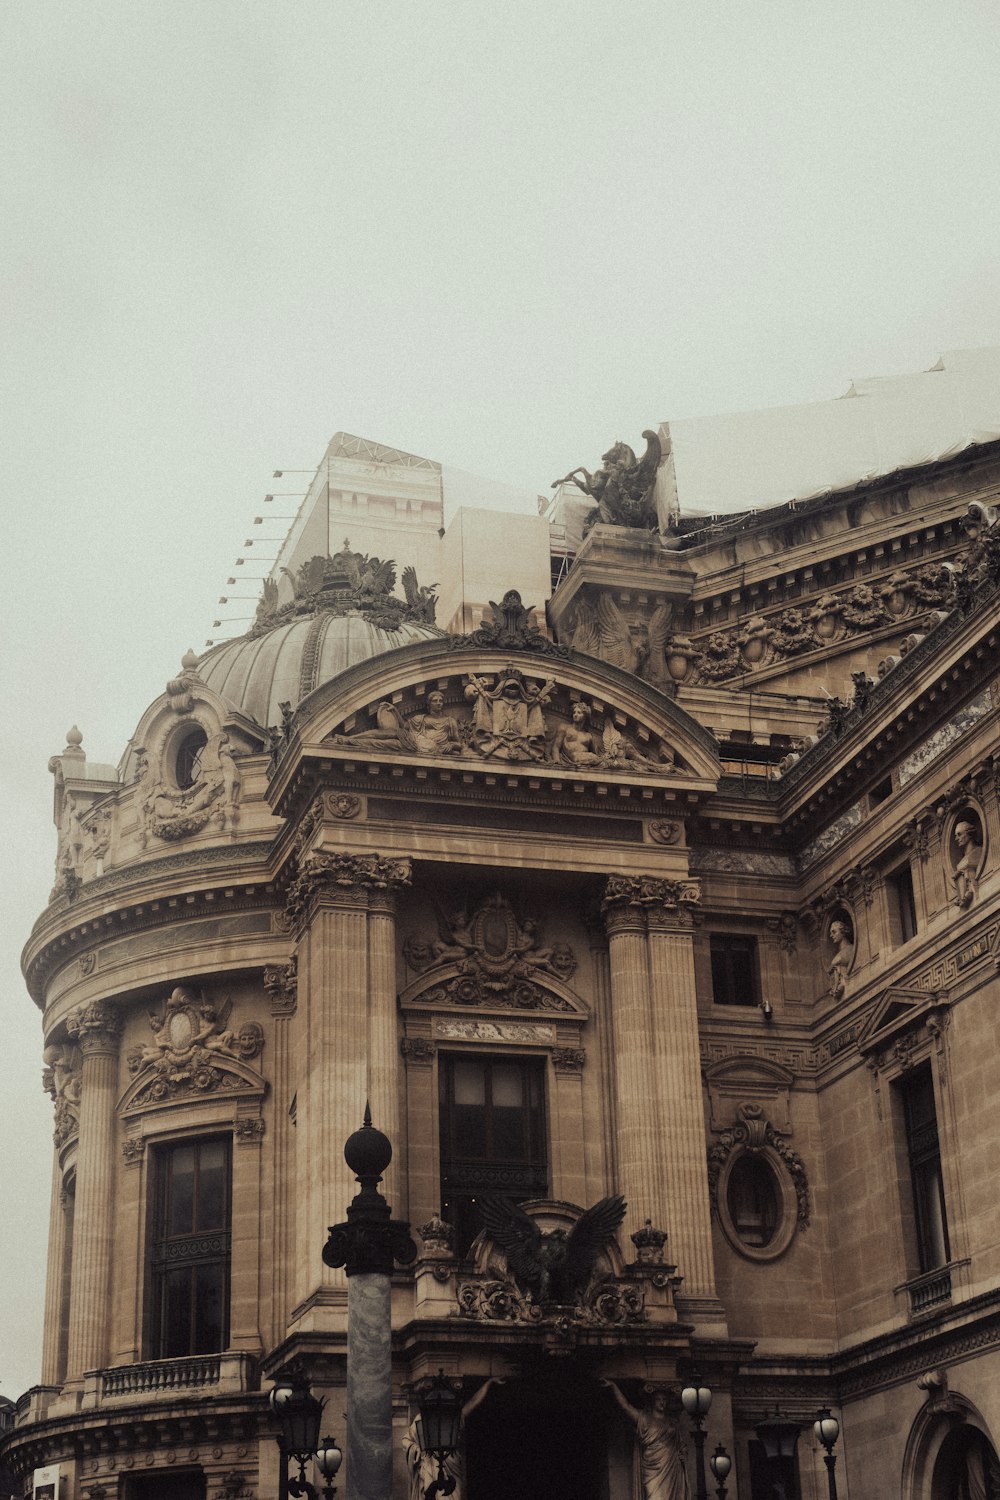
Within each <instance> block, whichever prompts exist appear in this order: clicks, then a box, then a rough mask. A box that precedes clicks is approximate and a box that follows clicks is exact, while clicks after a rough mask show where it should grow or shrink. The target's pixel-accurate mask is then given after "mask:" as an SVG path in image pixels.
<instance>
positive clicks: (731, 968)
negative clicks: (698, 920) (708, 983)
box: [709, 932, 760, 1005]
mask: <svg viewBox="0 0 1000 1500" xmlns="http://www.w3.org/2000/svg"><path fill="white" fill-rule="evenodd" d="M709 947H710V949H711V954H712V999H713V1000H714V1001H715V1003H716V1005H759V1004H760V984H759V981H758V978H757V939H756V938H754V937H748V936H746V935H745V934H744V933H730V932H713V933H712V934H711V935H710V937H709Z"/></svg>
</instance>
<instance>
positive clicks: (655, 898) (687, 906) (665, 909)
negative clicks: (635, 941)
mask: <svg viewBox="0 0 1000 1500" xmlns="http://www.w3.org/2000/svg"><path fill="white" fill-rule="evenodd" d="M700 900H701V889H700V886H699V883H698V881H697V880H661V879H660V878H659V877H658V876H655V875H609V876H608V879H607V883H606V884H605V887H604V899H603V902H602V904H601V909H602V911H603V912H604V919H605V922H606V923H607V924H608V928H609V931H610V930H613V929H614V928H619V929H620V928H622V927H623V926H633V927H634V926H636V925H642V926H648V927H654V926H655V927H663V926H668V927H669V926H678V925H679V926H685V927H688V926H690V925H691V922H692V921H693V911H694V908H695V907H696V906H697V905H698V903H699V901H700Z"/></svg>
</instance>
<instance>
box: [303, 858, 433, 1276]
mask: <svg viewBox="0 0 1000 1500" xmlns="http://www.w3.org/2000/svg"><path fill="white" fill-rule="evenodd" d="M409 879H410V864H409V861H408V860H399V859H384V858H382V856H380V855H376V854H340V853H327V852H325V851H314V852H313V853H312V854H310V855H309V856H308V857H307V859H306V860H305V861H304V863H303V866H302V867H301V869H300V873H299V876H298V878H297V880H296V882H295V884H294V885H293V887H292V889H291V891H290V893H289V910H290V914H291V915H292V918H293V920H294V921H295V924H296V927H297V931H298V940H299V942H298V1019H299V1023H300V1024H299V1039H300V1043H299V1044H300V1046H301V1048H302V1049H303V1050H302V1052H301V1054H300V1075H299V1076H300V1078H301V1079H302V1082H301V1083H300V1086H299V1090H298V1102H297V1117H296V1125H297V1128H296V1132H295V1150H296V1153H297V1157H298V1174H297V1180H298V1182H299V1183H301V1184H303V1187H302V1189H301V1190H300V1192H299V1194H298V1198H297V1209H298V1218H297V1224H298V1233H297V1236H296V1239H297V1244H296V1264H297V1277H296V1286H295V1300H296V1301H297V1302H298V1303H300V1304H302V1303H303V1302H304V1301H305V1300H306V1299H308V1298H310V1297H311V1296H312V1295H313V1294H314V1293H315V1292H316V1291H317V1289H318V1288H322V1287H324V1286H327V1287H340V1288H342V1287H343V1285H344V1276H343V1272H342V1271H340V1270H335V1269H331V1268H330V1267H328V1266H326V1265H324V1264H323V1263H322V1262H321V1260H320V1252H321V1250H322V1248H323V1245H324V1243H325V1241H326V1238H327V1231H328V1229H329V1227H330V1225H331V1224H335V1223H337V1222H338V1221H339V1220H340V1219H342V1218H343V1216H344V1211H345V1208H346V1206H347V1202H348V1200H349V1198H350V1197H351V1196H352V1195H353V1191H354V1184H353V1183H352V1182H351V1181H350V1174H349V1172H348V1170H347V1168H346V1166H345V1165H344V1143H345V1141H346V1140H347V1137H348V1136H349V1135H351V1134H352V1132H353V1131H355V1130H357V1128H358V1126H359V1125H360V1123H361V1120H362V1117H363V1115H364V1109H365V1102H366V1100H367V1101H369V1102H370V1103H371V1108H372V1118H373V1120H374V1122H375V1124H376V1125H377V1126H378V1127H379V1129H381V1130H384V1131H385V1133H386V1134H387V1135H389V1136H390V1139H393V1132H394V1133H395V1135H396V1137H397V1138H398V1131H399V1104H398V1074H397V1061H396V1054H397V1050H398V1044H397V1040H396V1016H395V997H396V986H395V977H396V975H395V922H394V918H393V904H392V891H393V890H394V889H395V887H397V886H399V885H403V884H406V883H408V882H409ZM395 1144H396V1140H393V1145H395ZM390 1170H391V1169H390ZM397 1180H398V1178H397ZM321 1300H322V1299H321Z"/></svg>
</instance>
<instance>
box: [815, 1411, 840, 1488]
mask: <svg viewBox="0 0 1000 1500" xmlns="http://www.w3.org/2000/svg"><path fill="white" fill-rule="evenodd" d="M813 1432H814V1433H815V1434H816V1441H817V1442H819V1443H822V1444H823V1447H824V1448H825V1449H826V1452H825V1453H824V1455H823V1462H824V1463H825V1464H826V1477H827V1483H828V1484H829V1487H830V1500H837V1479H836V1476H835V1474H834V1472H833V1471H834V1468H835V1467H836V1463H837V1455H836V1454H835V1453H834V1451H833V1449H834V1445H835V1443H836V1441H837V1439H838V1437H839V1436H840V1423H839V1422H838V1421H837V1418H836V1417H834V1416H832V1415H831V1413H830V1408H829V1407H828V1406H824V1407H823V1409H822V1410H821V1411H820V1413H819V1415H818V1416H817V1418H816V1420H815V1422H814V1423H813Z"/></svg>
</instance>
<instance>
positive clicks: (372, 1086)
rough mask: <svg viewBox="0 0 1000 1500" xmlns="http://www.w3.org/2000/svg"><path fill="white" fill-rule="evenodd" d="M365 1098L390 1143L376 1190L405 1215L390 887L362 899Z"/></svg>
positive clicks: (393, 912) (397, 1212)
mask: <svg viewBox="0 0 1000 1500" xmlns="http://www.w3.org/2000/svg"><path fill="white" fill-rule="evenodd" d="M368 1100H369V1103H370V1104H371V1111H372V1119H373V1120H375V1121H376V1122H377V1124H378V1128H379V1130H381V1131H382V1132H383V1133H384V1134H385V1135H387V1136H388V1137H389V1139H390V1141H391V1142H392V1148H393V1159H392V1161H391V1162H390V1164H389V1166H388V1167H387V1168H386V1170H385V1173H384V1175H383V1178H382V1192H383V1194H384V1195H385V1197H386V1198H388V1200H389V1202H390V1203H391V1204H392V1209H393V1213H394V1214H395V1215H396V1217H397V1218H405V1217H406V1202H405V1183H406V1172H405V1171H404V1170H403V1167H404V1161H403V1155H404V1149H405V1143H404V1141H403V1139H402V1136H401V1133H400V1128H399V1036H398V1025H397V1021H396V900H395V895H394V893H393V891H392V890H378V891H372V892H371V894H370V895H369V899H368ZM354 1129H357V1126H354Z"/></svg>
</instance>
